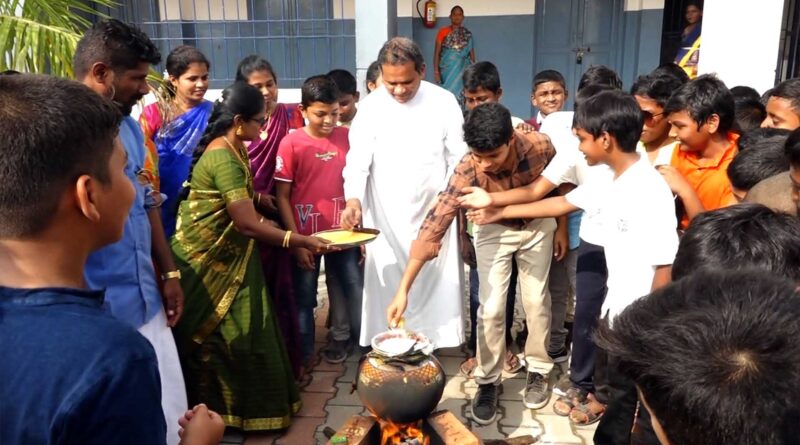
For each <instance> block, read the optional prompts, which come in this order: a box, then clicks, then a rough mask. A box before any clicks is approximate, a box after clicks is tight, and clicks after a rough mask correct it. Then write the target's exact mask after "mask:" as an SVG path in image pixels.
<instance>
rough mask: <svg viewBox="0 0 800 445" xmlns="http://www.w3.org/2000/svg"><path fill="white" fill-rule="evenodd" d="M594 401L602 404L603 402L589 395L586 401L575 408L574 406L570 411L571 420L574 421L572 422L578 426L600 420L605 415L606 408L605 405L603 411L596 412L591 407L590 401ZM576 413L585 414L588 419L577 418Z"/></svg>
mask: <svg viewBox="0 0 800 445" xmlns="http://www.w3.org/2000/svg"><path fill="white" fill-rule="evenodd" d="M590 397H591V396H590ZM592 402H594V403H597V404H599V405H601V406H602V404H601V403H600V402H598V401H597V400H595V399H594V398H591V399H590V398H589V397H587V399H586V402H584V403H581V404H579V405H577V406H576V407H575V408H572V411H570V413H569V421H570V422H572V424H573V425H575V426H576V427H584V426H589V425H592V424H595V423H597V422H599V421H600V419H601V418H602V417H603V414H605V412H606V409H605V407H603V410H602V411H600V412H599V413H595V412H593V411H592V410H591V409H589V403H592ZM575 415H579V416H585V418H586V420H585V421H584V420H580V419H575Z"/></svg>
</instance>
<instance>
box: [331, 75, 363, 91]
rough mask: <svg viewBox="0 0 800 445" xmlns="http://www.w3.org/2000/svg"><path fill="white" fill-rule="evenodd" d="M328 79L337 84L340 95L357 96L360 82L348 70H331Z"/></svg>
mask: <svg viewBox="0 0 800 445" xmlns="http://www.w3.org/2000/svg"><path fill="white" fill-rule="evenodd" d="M328 77H330V78H331V80H333V83H335V84H336V88H338V89H339V94H353V95H355V94H357V93H358V82H357V81H356V78H355V77H354V76H353V75H352V74H351V73H350V71H347V70H331V71H330V72H328Z"/></svg>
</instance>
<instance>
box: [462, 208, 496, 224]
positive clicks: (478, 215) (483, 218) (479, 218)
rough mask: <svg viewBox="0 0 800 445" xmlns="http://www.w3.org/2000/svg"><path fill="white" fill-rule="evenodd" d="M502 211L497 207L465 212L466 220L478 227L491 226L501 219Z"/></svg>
mask: <svg viewBox="0 0 800 445" xmlns="http://www.w3.org/2000/svg"><path fill="white" fill-rule="evenodd" d="M502 210H503V209H500V208H497V207H487V208H485V209H480V210H470V211H468V212H467V219H468V220H470V221H472V222H473V223H475V224H478V225H484V224H491V223H494V222H497V221H500V220H501V219H503V218H502Z"/></svg>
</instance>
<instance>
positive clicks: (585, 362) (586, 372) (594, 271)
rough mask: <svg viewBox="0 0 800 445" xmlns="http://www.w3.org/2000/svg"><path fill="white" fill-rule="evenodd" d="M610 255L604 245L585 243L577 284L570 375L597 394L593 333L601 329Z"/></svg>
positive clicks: (580, 247)
mask: <svg viewBox="0 0 800 445" xmlns="http://www.w3.org/2000/svg"><path fill="white" fill-rule="evenodd" d="M606 280H608V269H607V268H606V256H605V253H604V251H603V247H602V246H597V245H595V244H591V243H587V242H586V241H583V240H581V244H580V246H578V265H577V270H576V283H575V318H574V320H573V325H572V359H571V361H570V366H569V372H570V380H571V381H572V384H573V385H575V386H578V387H579V388H581V389H583V390H585V391H587V392H591V393H593V392H595V387H594V380H593V377H594V367H595V354H596V349H597V348H595V345H594V341H593V340H592V334H593V333H594V330H595V328H597V320H598V319H599V318H600V310H601V309H602V307H603V301H604V300H605V297H606Z"/></svg>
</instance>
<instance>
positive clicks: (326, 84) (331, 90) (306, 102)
mask: <svg viewBox="0 0 800 445" xmlns="http://www.w3.org/2000/svg"><path fill="white" fill-rule="evenodd" d="M314 102H322V103H324V104H328V105H330V104H335V103H338V102H339V89H338V88H336V83H335V82H334V81H333V79H331V78H330V77H328V76H311V77H309V78H308V79H306V80H305V82H303V87H302V88H300V103H301V104H303V107H308V106H310V105H311V104H312V103H314Z"/></svg>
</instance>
